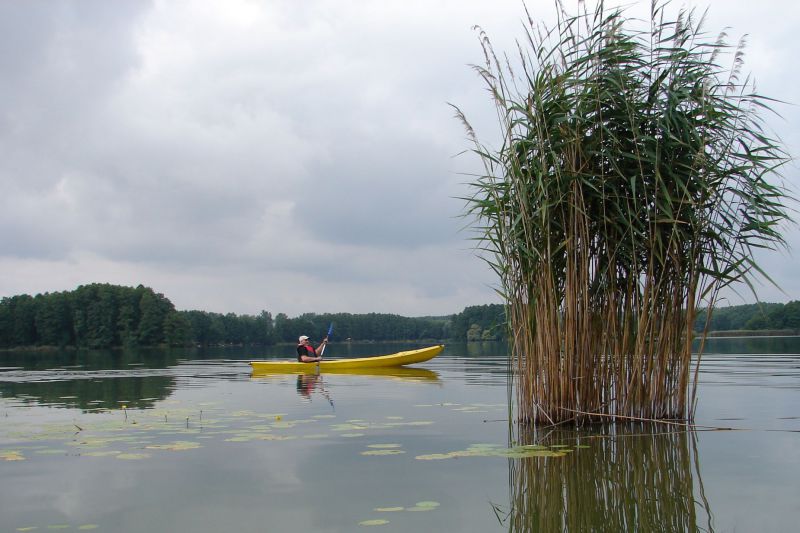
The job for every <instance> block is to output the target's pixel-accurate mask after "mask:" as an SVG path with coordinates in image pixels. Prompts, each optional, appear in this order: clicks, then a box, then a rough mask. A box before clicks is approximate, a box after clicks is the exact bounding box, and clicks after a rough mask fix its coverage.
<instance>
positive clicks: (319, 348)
mask: <svg viewBox="0 0 800 533" xmlns="http://www.w3.org/2000/svg"><path fill="white" fill-rule="evenodd" d="M327 344H328V337H325V338H324V339H322V342H321V343H319V346H317V354H320V355H317V359H316V360H317V361H322V355H321V354H322V348H323V347H324V346H325V345H327Z"/></svg>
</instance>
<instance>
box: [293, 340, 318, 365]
mask: <svg viewBox="0 0 800 533" xmlns="http://www.w3.org/2000/svg"><path fill="white" fill-rule="evenodd" d="M304 355H307V356H308V357H317V350H315V349H314V347H313V346H311V345H310V344H309V345H307V346H303V345H302V344H298V345H297V360H298V361H300V362H301V363H302V362H303V359H302V356H304Z"/></svg>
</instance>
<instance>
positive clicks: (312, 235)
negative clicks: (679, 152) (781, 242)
mask: <svg viewBox="0 0 800 533" xmlns="http://www.w3.org/2000/svg"><path fill="white" fill-rule="evenodd" d="M783 5H784V4H783V3H782V2H778V1H766V2H765V3H762V5H760V7H759V9H758V10H755V9H754V8H752V7H751V6H750V4H747V3H746V2H726V3H724V6H723V5H721V3H719V2H712V3H711V6H710V7H711V15H712V18H711V19H710V20H709V26H711V28H712V29H713V28H716V27H720V28H721V27H723V26H727V25H730V26H733V27H734V30H733V32H732V33H733V34H735V32H736V31H741V32H742V33H744V32H745V31H748V32H750V33H751V40H750V55H749V56H748V57H749V60H748V63H747V68H749V69H751V70H753V71H754V72H755V73H756V74H757V78H758V79H759V80H760V85H759V87H760V88H761V89H762V91H763V92H765V93H767V94H769V95H770V96H775V97H777V98H783V99H786V100H791V99H792V97H793V95H792V94H791V93H792V89H791V87H794V86H795V85H796V84H795V83H794V81H795V78H796V73H795V72H794V71H792V70H791V69H788V68H785V67H786V65H787V64H790V63H791V59H792V58H793V55H794V53H795V52H794V50H795V49H796V45H797V38H796V37H795V27H796V26H797V23H798V20H797V19H798V15H796V14H794V10H786V9H783V10H782V9H781V6H783ZM787 5H788V4H787ZM528 6H529V8H530V9H531V12H532V14H533V15H534V16H535V17H543V18H547V19H550V20H552V15H553V8H552V4H551V2H549V1H547V0H541V1H537V2H528ZM723 8H724V9H723ZM770 12H772V13H775V12H782V13H783V15H782V16H781V17H779V18H778V19H775V18H774V17H773V16H772V15H769V13H770ZM522 15H523V11H522V5H521V4H520V3H519V2H518V1H517V0H502V1H500V2H492V3H486V2H482V1H477V0H476V1H466V2H464V1H456V0H448V1H444V2H437V3H431V2H423V1H410V2H409V1H402V2H401V1H386V2H366V1H355V2H350V3H343V2H339V1H333V0H315V1H308V2H294V1H289V0H269V1H268V0H264V1H261V2H244V1H241V2H238V1H231V2H226V3H225V4H224V5H223V4H219V3H217V2H210V1H209V2H192V3H191V4H185V3H171V2H167V3H150V2H103V1H99V0H98V1H94V2H86V1H66V0H63V1H57V2H48V3H38V2H6V3H3V4H2V5H0V30H2V31H0V50H2V52H0V69H2V73H3V80H4V82H3V83H2V84H0V98H2V102H3V107H2V109H0V295H11V294H18V293H22V292H27V293H32V294H33V293H37V292H44V291H52V290H64V289H70V288H73V287H74V286H75V285H77V284H79V283H88V282H93V281H108V282H113V283H124V284H134V285H135V284H138V283H144V284H145V285H149V286H152V287H153V288H154V289H156V290H158V291H160V292H163V293H165V294H166V295H167V296H168V297H170V298H171V299H172V300H173V301H174V302H175V303H176V305H177V306H178V307H179V308H182V309H186V308H200V309H208V310H214V311H222V312H227V311H233V312H240V313H243V312H246V313H256V312H258V311H259V310H260V309H269V310H271V311H273V312H288V313H290V314H292V313H299V312H304V311H311V310H316V311H323V310H324V311H352V312H366V311H384V312H397V313H403V314H409V315H421V314H430V313H450V312H456V311H458V310H460V309H461V308H462V307H464V306H465V305H471V304H476V303H484V302H487V301H496V296H495V295H494V293H493V291H492V289H491V285H492V284H493V283H494V282H495V280H494V278H493V276H492V274H491V272H490V271H489V269H488V268H486V267H485V265H483V263H482V262H481V261H480V260H478V259H477V258H475V256H474V254H473V253H472V252H471V251H470V247H471V243H470V242H469V241H468V240H467V239H468V237H469V236H470V234H469V233H465V232H460V231H459V228H460V227H461V226H462V225H463V223H464V221H463V220H461V219H459V218H458V215H459V214H460V212H461V209H462V207H463V204H462V202H461V201H460V200H457V199H456V198H457V197H460V196H464V195H465V194H467V193H468V191H467V190H466V189H465V187H464V186H463V185H462V182H463V181H466V180H467V178H465V177H464V176H462V175H461V173H464V172H466V173H469V172H473V171H475V170H476V169H477V162H476V161H475V160H474V158H470V157H464V156H460V157H454V156H455V154H457V153H458V152H461V151H462V150H464V149H465V148H469V146H468V144H467V142H466V140H465V135H464V131H463V128H462V127H461V125H460V124H459V123H458V122H457V121H456V120H455V119H454V118H453V112H452V109H451V108H450V107H449V106H448V105H447V103H454V104H457V105H459V106H460V107H462V108H463V109H464V111H465V112H466V113H467V114H468V116H469V118H470V120H471V121H472V122H473V124H474V125H475V126H476V127H477V129H478V131H479V133H480V134H481V136H482V137H483V138H485V139H487V140H491V136H492V134H491V132H492V131H493V126H494V123H493V118H492V117H493V114H492V113H493V112H492V109H491V105H490V103H489V99H488V95H487V94H486V93H485V91H484V90H483V87H482V86H481V83H480V81H479V80H478V78H477V76H475V74H474V73H473V72H472V71H471V70H470V68H469V67H468V66H467V65H468V64H469V63H475V62H480V61H481V60H482V55H481V52H480V48H479V45H478V41H477V34H476V32H475V31H473V30H472V29H471V26H472V25H474V24H480V25H481V26H482V27H484V28H485V29H486V30H487V32H488V33H489V35H490V36H491V37H492V38H493V40H494V41H495V43H496V45H497V47H498V49H501V50H507V51H512V50H513V40H514V38H515V37H518V36H520V35H521V30H520V28H521V24H520V22H519V21H520V19H521V17H522ZM712 25H714V26H712ZM782 111H785V110H782ZM785 117H786V118H785V122H780V121H776V122H775V125H776V128H777V129H778V130H779V131H780V132H781V134H782V135H783V137H784V139H785V140H786V142H787V146H788V147H789V149H790V151H792V148H793V147H794V146H796V145H797V142H798V133H797V128H796V124H797V123H800V121H798V120H797V119H798V118H800V117H798V113H797V111H796V110H795V109H794V108H790V109H789V110H788V112H787V113H786V114H785ZM781 128H783V129H781ZM795 151H796V150H795ZM796 176H797V169H796V168H795V167H792V168H790V169H787V177H789V178H790V179H791V180H794V179H795V178H796ZM792 232H793V233H791V236H790V239H789V240H790V241H792V242H795V241H796V240H797V239H796V230H792ZM764 263H765V268H767V269H768V270H769V267H770V266H774V267H775V269H776V272H777V274H776V278H778V279H777V281H778V282H781V281H788V282H789V283H793V281H791V280H793V279H794V276H793V272H794V271H795V270H796V268H795V266H796V260H795V259H792V258H789V259H786V258H780V259H774V258H773V256H767V257H765V259H764ZM790 287H793V286H790ZM797 290H800V289H797ZM790 294H791V296H792V297H798V294H800V293H797V292H795V293H790ZM781 299H784V300H785V299H786V298H785V297H783V298H781Z"/></svg>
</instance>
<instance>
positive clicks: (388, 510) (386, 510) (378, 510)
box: [373, 507, 405, 513]
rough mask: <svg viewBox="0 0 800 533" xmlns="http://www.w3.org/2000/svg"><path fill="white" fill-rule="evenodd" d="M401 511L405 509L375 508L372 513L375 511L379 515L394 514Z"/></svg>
mask: <svg viewBox="0 0 800 533" xmlns="http://www.w3.org/2000/svg"><path fill="white" fill-rule="evenodd" d="M403 510H405V507H376V508H375V509H373V511H377V512H379V513H394V512H397V511H403Z"/></svg>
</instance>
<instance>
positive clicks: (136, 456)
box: [116, 453, 150, 461]
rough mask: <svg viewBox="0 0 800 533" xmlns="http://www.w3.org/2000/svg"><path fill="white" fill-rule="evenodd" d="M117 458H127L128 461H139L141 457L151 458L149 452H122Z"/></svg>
mask: <svg viewBox="0 0 800 533" xmlns="http://www.w3.org/2000/svg"><path fill="white" fill-rule="evenodd" d="M116 457H117V459H125V460H128V461H138V460H139V459H148V458H150V454H149V453H121V454H119V455H117V456H116Z"/></svg>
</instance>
